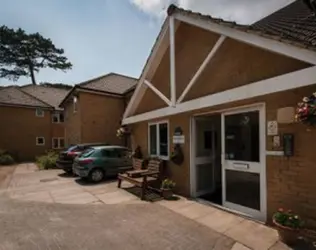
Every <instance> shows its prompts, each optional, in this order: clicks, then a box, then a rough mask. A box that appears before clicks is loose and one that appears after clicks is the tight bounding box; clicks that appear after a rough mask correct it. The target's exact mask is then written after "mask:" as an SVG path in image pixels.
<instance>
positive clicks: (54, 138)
mask: <svg viewBox="0 0 316 250" xmlns="http://www.w3.org/2000/svg"><path fill="white" fill-rule="evenodd" d="M56 139H57V140H58V147H54V140H56ZM60 140H64V147H65V138H64V137H53V138H52V149H63V148H64V147H61V146H60Z"/></svg>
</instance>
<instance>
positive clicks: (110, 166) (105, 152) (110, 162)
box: [101, 148, 120, 175]
mask: <svg viewBox="0 0 316 250" xmlns="http://www.w3.org/2000/svg"><path fill="white" fill-rule="evenodd" d="M101 154H102V161H103V164H102V165H103V168H104V170H105V172H106V174H107V175H116V174H117V173H118V168H119V166H120V158H119V152H118V151H117V150H116V149H115V148H107V149H102V150H101Z"/></svg>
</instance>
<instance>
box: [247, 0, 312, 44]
mask: <svg viewBox="0 0 316 250" xmlns="http://www.w3.org/2000/svg"><path fill="white" fill-rule="evenodd" d="M252 27H253V28H254V29H256V30H260V31H262V32H265V33H266V34H270V35H273V36H275V35H276V36H279V37H282V38H285V39H288V40H292V41H294V42H299V43H301V44H302V45H304V46H306V47H316V14H315V12H313V11H312V10H311V9H309V8H308V7H307V5H306V4H305V3H304V2H303V1H302V0H297V1H295V2H293V3H292V4H290V5H288V6H286V7H284V8H283V9H281V10H279V11H276V12H274V13H273V14H271V15H269V16H267V17H265V18H263V19H261V20H260V21H258V22H256V23H255V24H253V25H252Z"/></svg>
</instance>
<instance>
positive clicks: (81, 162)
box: [79, 159, 93, 165]
mask: <svg viewBox="0 0 316 250" xmlns="http://www.w3.org/2000/svg"><path fill="white" fill-rule="evenodd" d="M91 162H93V160H92V159H84V160H80V161H79V164H80V165H87V164H89V163H91Z"/></svg>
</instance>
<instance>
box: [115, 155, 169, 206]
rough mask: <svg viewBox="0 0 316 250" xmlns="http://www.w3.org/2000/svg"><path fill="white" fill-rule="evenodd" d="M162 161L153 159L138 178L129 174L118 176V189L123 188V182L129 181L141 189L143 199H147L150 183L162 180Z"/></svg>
mask: <svg viewBox="0 0 316 250" xmlns="http://www.w3.org/2000/svg"><path fill="white" fill-rule="evenodd" d="M162 163H163V162H162V161H161V160H159V159H151V160H149V162H148V165H147V169H146V170H145V171H143V172H141V173H139V176H138V177H132V176H131V175H128V173H124V174H119V175H118V183H117V186H118V188H121V184H122V181H123V180H125V181H128V182H129V183H132V184H134V185H135V186H137V187H140V188H141V199H142V200H144V199H145V194H146V189H147V188H148V187H149V186H150V182H152V181H157V180H159V181H160V180H161V177H162Z"/></svg>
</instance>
